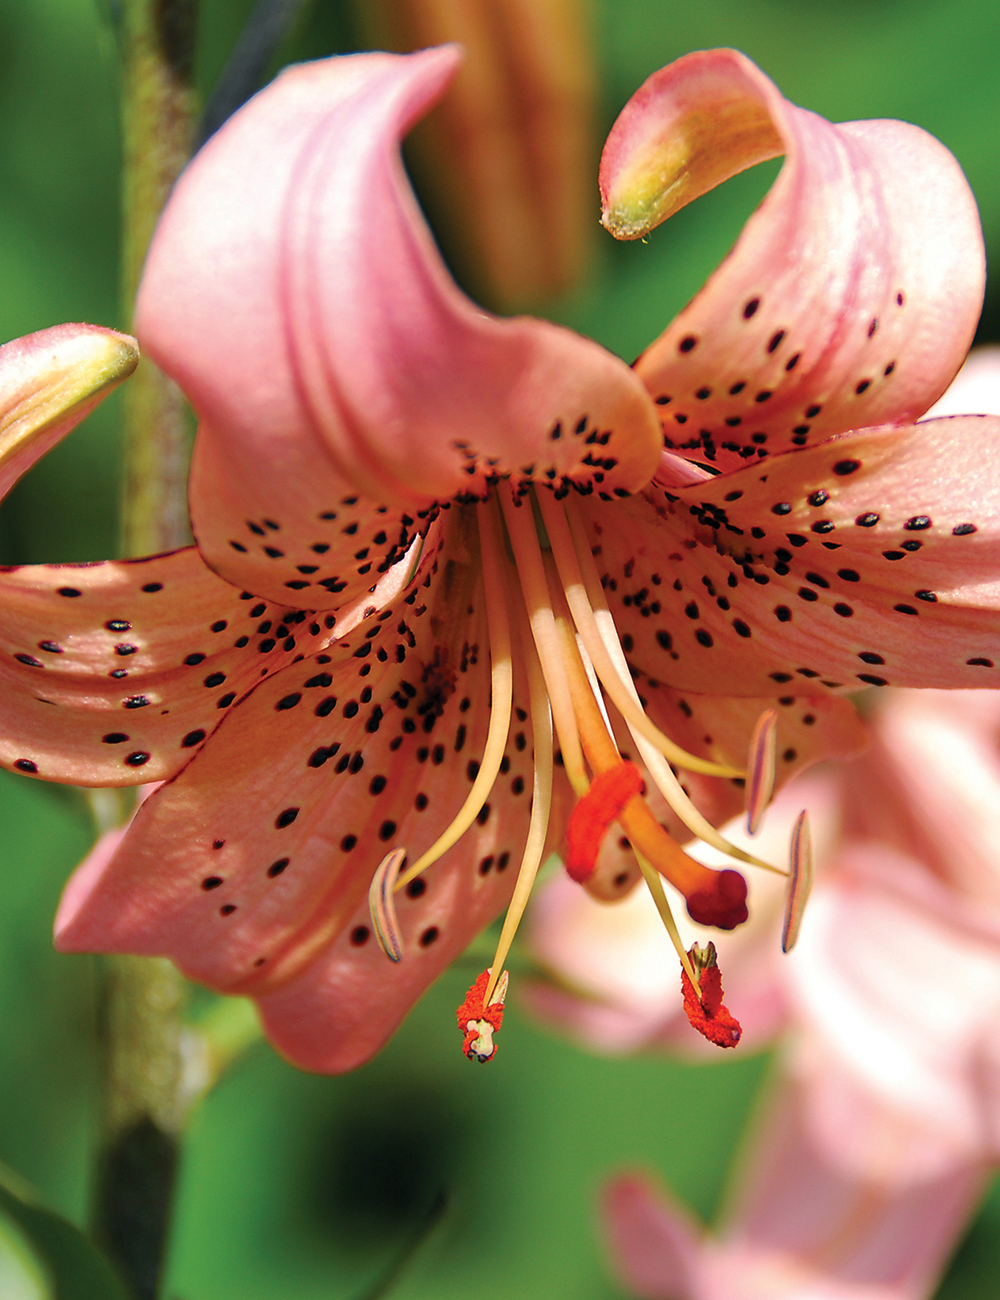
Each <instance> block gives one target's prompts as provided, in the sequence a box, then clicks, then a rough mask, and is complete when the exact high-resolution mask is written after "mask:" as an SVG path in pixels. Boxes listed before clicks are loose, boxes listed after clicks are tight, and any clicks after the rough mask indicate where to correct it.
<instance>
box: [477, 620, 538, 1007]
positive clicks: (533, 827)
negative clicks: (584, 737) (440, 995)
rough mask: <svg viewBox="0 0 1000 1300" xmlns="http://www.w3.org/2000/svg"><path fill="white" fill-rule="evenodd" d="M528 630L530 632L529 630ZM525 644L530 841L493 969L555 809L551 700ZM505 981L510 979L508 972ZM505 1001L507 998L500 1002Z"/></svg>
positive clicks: (517, 918) (503, 956)
mask: <svg viewBox="0 0 1000 1300" xmlns="http://www.w3.org/2000/svg"><path fill="white" fill-rule="evenodd" d="M525 631H527V629H525ZM521 639H522V640H523V641H524V643H525V644H524V656H525V661H526V663H527V668H528V695H529V699H530V701H531V730H532V734H533V738H534V751H535V773H534V786H533V789H532V794H531V820H530V821H529V823H528V838H527V840H526V841H525V844H524V853H523V854H522V855H521V865H520V867H519V868H518V872H517V884H516V885H515V886H514V893H513V896H512V897H511V900H510V906H509V907H508V908H507V915H506V916H505V917H504V922H503V929H502V930H501V931H500V940H499V942H498V943H497V951H496V956H495V957H494V958H493V965H492V966H491V968H490V969H491V970H494V971H501V970H503V964H504V962H505V961H506V960H507V954H508V953H509V952H510V945H511V944H512V943H513V941H514V935H515V934H516V933H517V927H518V926H519V925H520V923H521V917H522V916H523V915H524V909H525V908H526V907H527V905H528V898H529V897H530V895H531V887H532V885H533V884H534V883H535V876H536V875H537V874H538V868H539V866H540V865H541V862H542V855H543V853H544V852H545V839H546V836H547V835H548V832H549V813H550V812H551V809H552V772H553V761H552V714H551V712H550V710H549V699H548V696H547V695H546V693H545V681H544V678H543V676H542V668H541V664H539V662H538V656H537V655H536V654H535V651H534V647H533V646H532V645H531V643H530V635H529V636H525V637H523V638H521ZM503 978H504V979H506V972H504V975H503ZM493 991H494V979H493V976H492V975H491V976H490V981H489V984H488V985H487V987H486V993H485V994H484V997H483V1001H484V1002H485V1003H486V1005H487V1006H489V1004H490V1001H491V999H492V997H493ZM500 1000H501V1002H502V1001H503V999H502V998H501V999H500Z"/></svg>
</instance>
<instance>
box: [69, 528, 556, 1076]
mask: <svg viewBox="0 0 1000 1300" xmlns="http://www.w3.org/2000/svg"><path fill="white" fill-rule="evenodd" d="M467 554H468V552H465V556H466V557H467ZM462 556H463V551H462V549H461V548H460V547H456V551H455V552H452V554H451V556H450V557H447V558H443V559H442V563H441V565H440V567H438V566H437V565H435V564H434V563H433V561H431V563H430V566H429V574H428V578H429V585H428V586H425V585H424V583H423V582H421V583H420V584H419V585H415V586H413V587H412V588H411V590H410V591H409V592H408V593H407V594H406V595H404V596H403V597H402V599H401V600H400V601H399V602H397V603H393V604H390V605H389V606H388V607H387V608H386V609H383V610H382V611H381V612H380V613H379V615H377V616H376V615H374V614H373V615H372V616H371V617H370V618H369V619H367V620H364V621H363V622H362V623H361V624H360V625H359V626H358V627H357V628H356V629H355V631H354V632H352V633H350V634H349V635H348V636H347V637H345V638H343V639H342V640H339V641H337V642H335V643H334V644H333V645H331V646H330V647H329V656H330V658H329V661H328V662H325V663H321V662H320V657H314V658H311V659H307V660H305V661H303V662H302V663H300V664H295V665H293V666H292V667H290V668H289V669H287V670H286V671H285V672H284V673H282V674H279V675H278V676H277V677H276V678H274V679H273V680H269V681H265V682H263V683H262V684H261V685H260V686H259V687H258V688H257V689H256V690H255V691H254V692H253V693H252V694H251V695H250V696H249V697H248V698H247V699H245V700H244V701H243V702H242V703H241V704H240V705H239V707H238V708H236V709H234V710H233V712H232V714H231V715H230V716H229V718H228V719H227V721H226V724H225V726H224V727H222V728H221V729H220V731H219V732H218V734H217V735H216V736H214V737H213V741H212V744H211V745H208V746H206V748H205V749H204V751H203V752H202V753H201V754H200V755H199V756H198V758H197V760H196V761H195V762H193V763H191V764H190V765H189V766H188V768H187V769H186V770H185V771H184V772H183V773H182V774H181V775H180V776H179V777H178V778H177V779H176V780H175V781H173V782H171V783H170V784H169V785H167V786H164V787H163V788H162V789H161V790H160V791H159V792H158V793H157V794H156V795H154V796H153V797H152V798H151V799H150V800H149V801H148V803H147V804H146V805H145V806H144V807H143V808H142V810H141V811H140V812H139V813H138V814H137V816H136V818H135V821H134V823H133V825H132V828H131V830H130V831H129V834H128V836H127V837H126V839H125V841H124V843H123V845H122V847H121V848H120V849H119V851H118V852H117V853H116V855H115V856H114V857H113V858H112V859H111V861H110V864H109V865H108V866H107V867H106V868H105V870H104V871H103V872H102V873H101V874H100V875H99V876H96V877H95V878H94V879H93V880H92V882H91V884H90V887H89V890H86V891H82V890H76V891H75V892H74V894H73V896H72V898H71V899H70V895H67V899H68V900H70V901H67V903H66V905H65V906H64V908H63V911H62V912H61V914H60V918H59V922H58V943H59V946H60V947H61V948H64V949H68V950H74V951H75V950H93V949H98V950H102V951H108V950H112V951H137V952H146V953H163V954H166V955H169V956H171V957H172V958H173V959H174V960H175V961H176V962H177V963H178V965H179V966H180V967H181V968H182V969H183V970H184V971H185V973H187V974H188V975H190V976H192V977H193V978H195V979H198V980H201V981H203V982H204V983H207V984H210V985H212V986H213V987H215V988H217V989H219V990H220V991H224V992H241V993H247V994H250V995H252V996H254V997H257V998H260V999H262V1006H263V1009H264V1014H265V1017H266V1019H267V1022H268V1025H269V1030H270V1032H271V1034H272V1036H273V1038H274V1040H275V1042H276V1043H277V1044H278V1045H279V1047H280V1048H281V1050H283V1051H284V1052H285V1053H286V1054H287V1055H289V1056H290V1057H292V1058H293V1059H294V1060H296V1061H297V1062H298V1063H299V1064H302V1065H304V1066H306V1067H307V1068H312V1069H321V1070H338V1069H346V1068H349V1066H351V1065H353V1064H357V1063H358V1061H359V1060H360V1059H363V1058H364V1057H365V1056H367V1055H368V1054H370V1052H372V1051H374V1050H375V1048H376V1047H377V1046H378V1045H379V1044H380V1043H381V1042H382V1041H384V1039H385V1038H386V1037H388V1035H389V1033H390V1032H391V1030H392V1028H393V1027H394V1025H395V1024H396V1023H397V1022H398V1020H399V1019H400V1018H401V1016H402V1015H403V1014H404V1013H405V1011H406V1010H407V1009H408V1007H409V1005H410V1003H411V1002H412V1000H413V999H414V997H415V996H416V994H417V992H418V991H419V990H420V989H422V988H423V987H424V986H425V985H426V983H428V982H429V981H430V980H431V979H433V978H434V977H435V976H436V975H437V973H438V972H439V971H440V970H441V969H442V968H443V967H444V966H445V965H447V963H448V962H449V961H450V960H451V959H452V957H453V956H454V955H455V953H456V952H458V951H460V950H461V948H462V947H463V946H464V945H465V944H466V943H467V942H468V940H469V939H470V938H471V937H472V935H473V934H474V933H475V931H476V929H478V928H479V927H480V926H482V925H483V924H485V923H486V922H488V921H489V920H490V919H492V917H493V916H494V915H495V914H496V912H497V911H499V909H500V907H501V906H502V905H503V904H504V903H505V902H506V901H507V898H508V897H509V894H510V891H511V889H512V888H513V877H514V875H515V872H516V868H517V861H518V855H519V852H520V850H521V847H522V845H523V841H524V836H525V833H526V830H527V821H528V810H529V804H530V798H531V793H530V792H531V747H530V733H529V734H528V736H527V737H525V735H524V731H523V727H524V724H523V723H522V722H521V721H520V715H519V714H515V722H514V726H513V727H512V735H511V737H510V745H509V754H508V761H509V767H508V768H507V770H506V771H505V772H504V773H503V774H502V775H501V776H500V778H499V782H498V784H497V786H496V787H495V788H494V791H493V793H492V794H491V796H490V800H489V807H488V808H487V809H485V810H484V811H483V813H481V815H480V817H479V819H478V821H477V823H476V825H475V826H474V827H473V829H472V831H471V832H470V833H469V834H468V835H467V836H466V837H465V838H463V839H462V840H461V841H460V842H459V844H458V845H457V846H456V847H455V848H453V849H452V850H451V851H450V852H449V853H448V854H447V855H446V856H445V857H443V858H442V859H441V860H440V862H439V863H438V864H436V865H435V866H434V867H432V868H430V869H429V870H428V871H427V873H426V875H425V876H424V877H422V878H421V879H419V880H415V881H413V882H411V883H410V885H409V886H408V887H407V888H406V889H405V890H404V891H402V892H401V893H400V894H399V895H398V896H397V905H398V909H399V920H400V927H401V930H402V934H403V940H404V945H405V948H406V953H405V955H404V957H403V959H402V961H401V962H400V963H399V964H398V966H397V965H394V964H393V963H391V962H390V961H388V960H387V959H386V958H385V956H384V955H383V954H382V953H381V951H379V949H378V948H377V945H376V943H375V940H374V937H373V936H372V934H371V922H370V919H369V917H368V912H367V902H366V899H367V892H368V886H369V882H370V880H371V877H372V875H373V873H374V871H375V868H376V867H377V865H378V863H379V861H380V859H381V858H382V857H383V856H384V855H385V854H386V853H387V852H388V851H389V850H390V849H392V848H395V847H396V846H402V847H405V848H406V849H407V850H408V851H409V853H410V854H411V859H412V856H413V855H419V854H420V853H421V852H423V851H424V850H425V849H427V848H428V847H429V846H430V844H431V843H432V842H433V841H434V840H435V839H436V838H437V835H438V834H439V833H440V832H441V831H442V830H443V829H444V828H445V826H446V825H447V824H448V823H449V822H450V821H451V819H452V817H453V816H454V814H455V813H456V812H457V811H458V808H459V806H460V805H461V802H462V800H463V799H464V797H465V794H466V792H467V791H468V789H469V787H470V781H471V780H472V779H473V778H474V776H475V773H476V771H477V768H478V760H479V758H480V757H481V754H482V747H483V743H484V741H485V736H486V729H487V726H488V721H489V719H488V713H487V710H486V708H485V707H484V706H485V704H486V702H487V701H488V699H489V691H490V663H489V649H488V645H489V643H488V637H487V632H486V626H485V617H484V615H485V611H484V608H483V604H482V596H481V590H480V588H479V587H478V586H477V585H476V581H475V575H474V568H473V566H472V565H471V564H470V563H469V562H468V559H467V558H465V559H464V560H463V558H462ZM435 570H436V576H435V573H434V571H435ZM470 607H471V612H470V613H468V614H467V615H464V616H456V610H467V609H470ZM325 657H326V656H325V655H324V656H323V657H322V658H324V659H325ZM518 703H520V701H518ZM519 736H520V737H521V739H520V740H519V739H518V737H519ZM525 742H526V743H525ZM521 746H523V747H521ZM339 990H347V991H348V994H349V996H348V995H347V994H344V993H343V992H341V991H339Z"/></svg>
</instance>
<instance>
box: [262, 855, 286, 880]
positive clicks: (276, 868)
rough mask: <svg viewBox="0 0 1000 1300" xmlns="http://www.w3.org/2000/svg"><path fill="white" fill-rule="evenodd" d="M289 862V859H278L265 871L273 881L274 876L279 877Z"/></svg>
mask: <svg viewBox="0 0 1000 1300" xmlns="http://www.w3.org/2000/svg"><path fill="white" fill-rule="evenodd" d="M289 862H291V858H279V859H278V861H277V862H272V863H271V865H270V866H269V867H268V869H267V874H268V875H269V876H270V877H271V879H272V880H273V879H274V877H275V876H280V875H281V873H282V872H283V871H284V869H285V868H286V867H287V866H288V864H289Z"/></svg>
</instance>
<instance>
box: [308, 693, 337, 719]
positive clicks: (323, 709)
mask: <svg viewBox="0 0 1000 1300" xmlns="http://www.w3.org/2000/svg"><path fill="white" fill-rule="evenodd" d="M336 707H337V697H336V695H328V696H327V697H326V699H325V700H320V702H319V704H317V705H316V707H315V709H314V710H313V712H314V713H315V714H316V717H317V718H328V717H329V716H330V714H331V713H332V712H333V711H334V709H335V708H336Z"/></svg>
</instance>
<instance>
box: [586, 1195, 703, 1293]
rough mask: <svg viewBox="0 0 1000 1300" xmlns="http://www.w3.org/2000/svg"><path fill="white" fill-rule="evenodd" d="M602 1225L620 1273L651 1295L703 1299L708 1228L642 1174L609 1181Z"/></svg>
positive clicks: (634, 1288)
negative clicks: (702, 1258)
mask: <svg viewBox="0 0 1000 1300" xmlns="http://www.w3.org/2000/svg"><path fill="white" fill-rule="evenodd" d="M602 1208H603V1211H604V1230H605V1233H606V1235H607V1238H608V1244H609V1246H610V1248H611V1253H612V1256H613V1258H614V1260H615V1263H616V1264H617V1268H618V1272H619V1274H620V1276H621V1277H622V1279H623V1280H624V1282H625V1284H626V1285H627V1286H628V1287H629V1289H630V1290H631V1291H634V1292H635V1293H636V1294H637V1295H640V1296H644V1297H649V1300H702V1293H701V1289H700V1287H699V1285H698V1273H699V1262H700V1255H701V1252H702V1250H703V1248H704V1247H703V1238H704V1230H703V1229H701V1227H700V1225H699V1224H698V1223H697V1221H696V1220H695V1218H694V1216H693V1215H692V1214H691V1212H690V1211H689V1210H688V1209H687V1208H686V1207H685V1206H684V1205H682V1204H681V1202H680V1201H678V1200H677V1199H676V1198H675V1197H674V1196H672V1195H671V1194H670V1193H668V1192H667V1191H666V1190H665V1189H664V1188H662V1187H660V1186H656V1185H654V1184H653V1182H652V1180H651V1179H649V1178H648V1177H646V1176H645V1175H642V1174H631V1175H629V1174H625V1175H621V1176H619V1177H618V1178H616V1179H615V1180H614V1181H613V1182H611V1183H609V1184H608V1186H607V1187H606V1188H605V1190H604V1196H603V1198H602Z"/></svg>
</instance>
